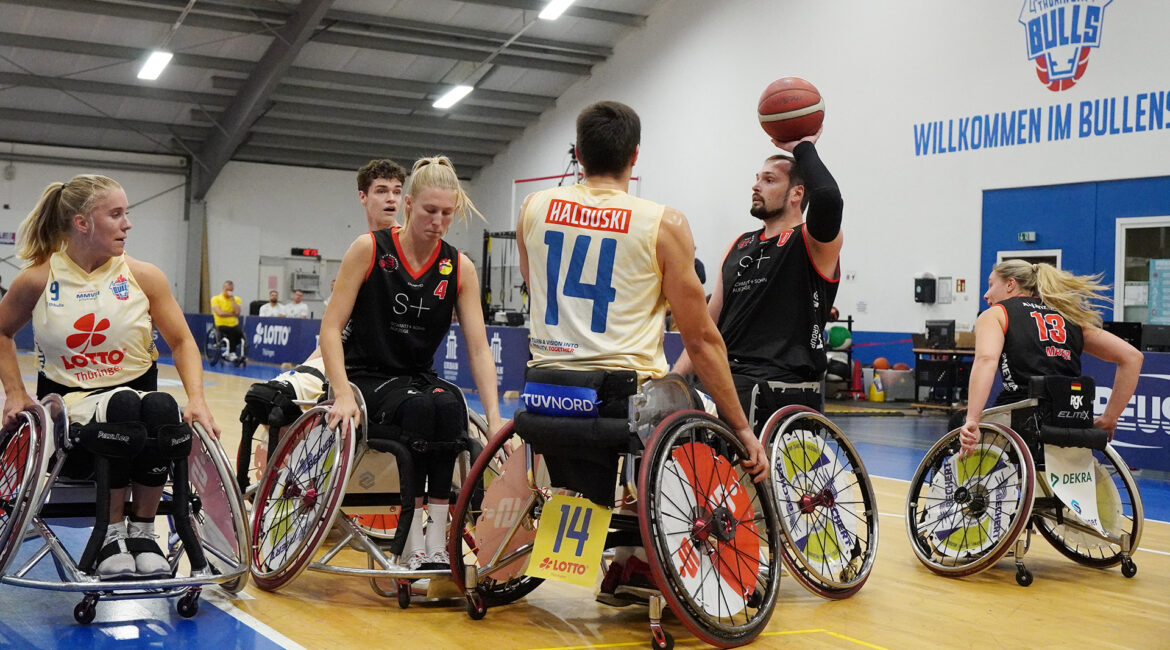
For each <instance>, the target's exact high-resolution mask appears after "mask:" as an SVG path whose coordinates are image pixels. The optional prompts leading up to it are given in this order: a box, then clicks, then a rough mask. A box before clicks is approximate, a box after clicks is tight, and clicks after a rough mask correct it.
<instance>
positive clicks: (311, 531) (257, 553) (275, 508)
mask: <svg viewBox="0 0 1170 650" xmlns="http://www.w3.org/2000/svg"><path fill="white" fill-rule="evenodd" d="M327 413H328V409H327V408H325V405H324V404H322V405H319V406H316V407H313V408H312V409H309V410H308V411H307V412H305V414H304V415H302V416H301V417H300V418H299V419H298V420H297V421H296V422H294V423H293V424H292V425H291V426H290V427H289V430H288V432H287V433H286V434H285V436H284V438H283V439H282V440H281V441H280V444H279V445H278V446H277V449H276V452H275V453H274V454H273V457H272V462H271V463H270V464H269V465H268V467H266V468H265V470H264V476H263V477H262V478H261V480H260V487H259V489H258V490H257V492H256V500H255V501H254V502H253V506H252V560H251V568H252V577H253V579H254V580H255V581H256V585H257V586H259V587H260V588H261V589H265V590H274V589H279V588H280V587H282V586H284V585H285V584H287V583H288V582H289V581H291V580H293V579H294V578H296V577H297V576H298V575H300V573H301V572H302V571H304V569H305V567H307V566H308V564H309V562H310V561H311V560H312V558H313V554H314V553H316V551H317V548H318V547H320V545H321V542H322V541H323V540H324V538H325V535H326V534H327V533H328V532H329V529H330V527H332V525H333V522H334V520H335V519H336V518H337V515H338V514H339V513H340V512H341V508H340V507H339V504H340V503H341V499H342V498H343V497H344V492H345V483H346V481H347V480H348V478H349V470H350V467H351V466H352V464H353V454H354V438H353V435H352V433H351V432H350V430H349V427H345V426H342V427H340V430H339V431H334V430H331V429H329V428H328V427H327V426H326V425H325V417H326V415H327Z"/></svg>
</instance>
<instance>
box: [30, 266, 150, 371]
mask: <svg viewBox="0 0 1170 650" xmlns="http://www.w3.org/2000/svg"><path fill="white" fill-rule="evenodd" d="M32 322H33V338H34V340H35V342H36V349H37V359H38V361H39V363H40V371H41V373H42V374H44V375H45V377H46V378H48V379H49V380H51V381H55V382H57V383H58V384H63V385H65V386H76V387H79V388H87V389H94V388H105V387H108V386H117V385H119V384H124V383H126V382H128V381H130V380H132V379H134V378H135V377H138V376H139V375H141V374H142V373H144V372H146V371H147V370H149V369H150V366H151V364H152V363H154V361H155V359H157V358H158V348H156V347H155V345H154V338H153V333H154V326H153V323H152V321H151V318H150V301H149V300H148V299H147V297H146V294H144V293H143V292H142V287H140V286H138V282H137V281H136V280H135V279H134V274H133V273H131V272H130V265H129V264H128V263H127V262H126V256H125V255H119V256H117V257H111V258H110V259H109V260H108V261H107V262H106V263H105V264H103V265H102V266H100V267H99V268H97V269H95V270H94V271H93V273H86V272H85V271H84V270H82V269H81V267H79V266H77V264H75V263H74V262H73V260H71V259H70V258H69V256H68V255H66V254H65V253H54V254H53V256H52V257H50V258H49V279H48V282H46V283H45V292H44V293H43V294H41V297H40V299H39V300H38V301H37V304H36V306H35V307H34V308H33V316H32Z"/></svg>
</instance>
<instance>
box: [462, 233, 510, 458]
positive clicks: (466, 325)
mask: <svg viewBox="0 0 1170 650" xmlns="http://www.w3.org/2000/svg"><path fill="white" fill-rule="evenodd" d="M479 301H480V295H479V277H478V276H477V275H476V273H475V265H474V264H472V263H471V260H470V259H468V257H467V256H466V255H464V254H462V253H460V254H459V297H458V298H457V299H456V302H455V313H456V315H457V316H458V317H459V328H460V329H461V330H463V341H464V342H465V343H466V344H467V360H468V361H469V362H470V363H471V377H472V379H474V380H475V387H476V389H477V390H479V401H480V403H481V404H483V413H484V416H485V417H486V418H487V421H488V429H489V431H488V436H489V437H490V436H491V435H492V434H494V433H495V432H496V431H499V429H500V424H501V421H500V402H499V398H498V393H497V390H496V362H495V359H494V358H493V357H492V350H491V347H490V346H489V345H488V340H487V328H486V327H485V326H484V324H483V308H482V307H480V304H479Z"/></svg>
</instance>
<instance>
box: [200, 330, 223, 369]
mask: <svg viewBox="0 0 1170 650" xmlns="http://www.w3.org/2000/svg"><path fill="white" fill-rule="evenodd" d="M203 355H204V356H206V357H207V364H208V365H210V366H212V367H215V366H216V365H217V364H218V363H219V360H220V357H221V356H222V351H221V350H220V348H219V331H218V330H216V329H215V328H214V327H212V328H211V329H209V330H207V335H206V336H204V337H203Z"/></svg>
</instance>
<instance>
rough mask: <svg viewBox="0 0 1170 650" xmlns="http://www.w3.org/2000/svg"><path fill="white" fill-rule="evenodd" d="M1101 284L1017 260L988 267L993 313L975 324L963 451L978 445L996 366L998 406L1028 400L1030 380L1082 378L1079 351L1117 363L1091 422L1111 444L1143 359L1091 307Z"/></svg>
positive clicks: (1101, 289) (1099, 298) (988, 297)
mask: <svg viewBox="0 0 1170 650" xmlns="http://www.w3.org/2000/svg"><path fill="white" fill-rule="evenodd" d="M1099 280H1100V276H1085V275H1073V274H1072V273H1069V272H1067V271H1061V270H1060V269H1057V268H1056V267H1054V266H1052V265H1050V264H1031V263H1029V262H1025V261H1023V260H1008V261H1005V262H1000V263H999V264H996V265H995V267H994V268H992V270H991V275H989V276H988V278H987V293H986V294H984V296H983V298H984V300H986V301H987V304H989V305H991V308H990V309H988V310H987V311H985V312H983V313H982V314H981V315H980V316H979V319H978V320H977V321H976V323H975V363H974V365H972V367H971V379H970V384H969V387H968V389H967V397H968V403H967V404H968V406H967V420H966V422H965V423H964V424H963V430H962V433H961V434H960V438H961V439H962V442H963V450H964V453H968V452H970V451H971V450H972V449H973V448H974V446H975V445H976V444H977V443H978V440H979V418H980V415H981V413H982V411H983V408H984V406H985V405H986V404H987V398H988V396H989V395H990V393H991V385H992V382H993V379H994V377H995V369H996V368H997V367H998V368H999V369H1000V374H1001V375H1002V378H1003V391H1002V392H1001V393H1000V394H999V397H998V398H996V405H997V406H998V405H1002V404H1010V403H1012V402H1017V401H1020V400H1023V399H1027V398H1028V384H1029V381H1030V379H1031V378H1032V377H1034V376H1048V375H1062V376H1069V377H1078V376H1080V375H1081V374H1082V373H1081V353H1082V352H1088V353H1089V354H1091V355H1093V356H1095V357H1098V358H1100V359H1103V360H1105V361H1109V362H1111V363H1115V364H1117V371H1116V374H1115V376H1114V379H1113V392H1112V393H1111V394H1110V396H1109V403H1108V404H1106V405H1105V412H1104V413H1102V414H1101V415H1100V417H1098V418H1097V419H1096V420H1095V421H1094V422H1093V426H1095V427H1097V428H1099V429H1104V430H1106V431H1108V432H1109V435H1110V438H1112V436H1113V432H1114V430H1115V429H1116V428H1117V418H1118V417H1119V416H1120V415H1121V412H1122V410H1124V409H1125V405H1126V404H1127V403H1128V402H1129V398H1130V397H1132V396H1133V392H1134V390H1135V389H1136V388H1137V382H1138V375H1139V374H1140V373H1141V369H1142V353H1141V352H1139V351H1138V350H1137V349H1136V348H1134V347H1133V346H1132V345H1130V344H1128V343H1126V342H1125V341H1123V340H1121V339H1120V338H1118V337H1116V336H1114V335H1113V334H1110V333H1109V332H1106V331H1105V330H1103V329H1101V315H1100V314H1099V313H1098V312H1097V310H1096V307H1095V305H1096V303H1099V302H1107V299H1106V298H1105V297H1104V295H1103V292H1104V290H1105V289H1106V287H1105V286H1104V285H1102V284H1100V282H1099Z"/></svg>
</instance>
